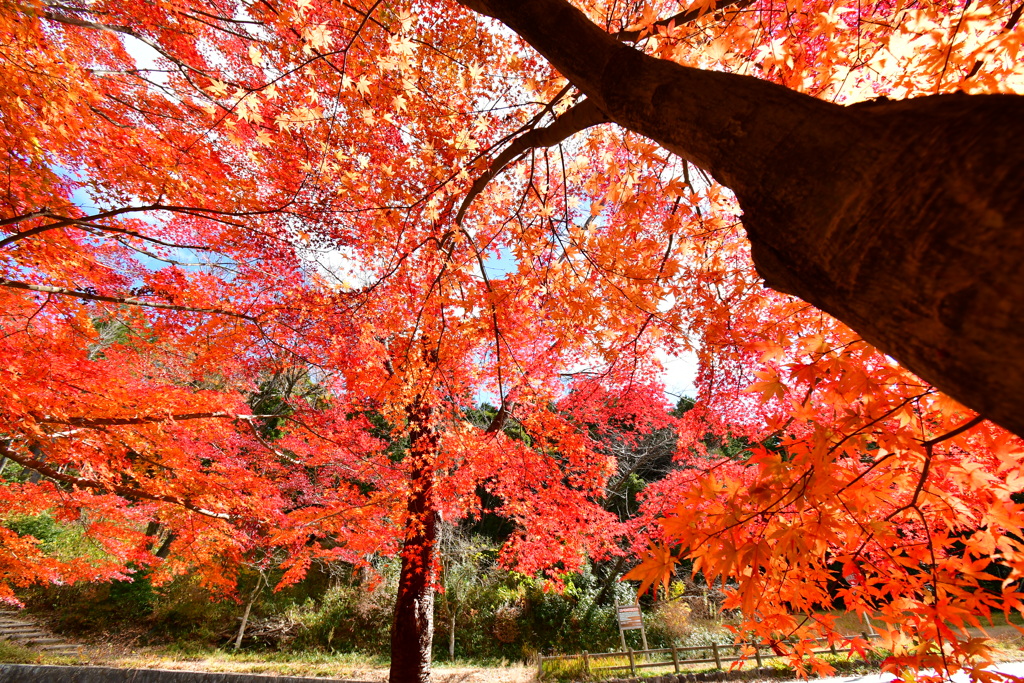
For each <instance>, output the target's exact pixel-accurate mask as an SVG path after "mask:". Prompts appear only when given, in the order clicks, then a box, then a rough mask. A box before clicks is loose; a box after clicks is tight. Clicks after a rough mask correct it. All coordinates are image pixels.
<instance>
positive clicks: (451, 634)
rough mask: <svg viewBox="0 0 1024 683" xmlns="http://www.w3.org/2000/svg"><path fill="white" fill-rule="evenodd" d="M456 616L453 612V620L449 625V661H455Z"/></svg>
mask: <svg viewBox="0 0 1024 683" xmlns="http://www.w3.org/2000/svg"><path fill="white" fill-rule="evenodd" d="M455 614H456V612H455V611H454V610H452V618H451V621H450V622H449V624H448V661H451V662H454V661H455Z"/></svg>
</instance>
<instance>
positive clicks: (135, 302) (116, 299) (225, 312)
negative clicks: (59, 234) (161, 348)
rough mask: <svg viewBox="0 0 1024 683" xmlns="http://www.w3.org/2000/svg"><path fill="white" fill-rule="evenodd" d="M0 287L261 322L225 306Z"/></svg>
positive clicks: (7, 283)
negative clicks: (197, 305) (210, 306)
mask: <svg viewBox="0 0 1024 683" xmlns="http://www.w3.org/2000/svg"><path fill="white" fill-rule="evenodd" d="M0 287H10V288H12V289H23V290H26V291H29V292H39V293H41V294H58V295H61V296H70V297H74V298H76V299H85V300H87V301H103V302H106V303H111V304H123V305H125V306H140V307H143V308H160V309H164V310H169V311H181V312H184V313H207V314H215V315H224V316H228V317H229V318H239V319H241V320H247V321H249V322H253V323H259V319H258V318H256V317H255V316H252V315H247V314H245V313H238V312H236V311H228V310H225V309H223V308H200V307H192V306H179V305H177V304H163V303H160V302H158V301H143V300H141V299H136V298H135V297H121V296H105V295H103V294H93V293H90V292H82V291H79V290H75V289H67V288H66V287H51V286H49V285H33V284H30V283H28V282H18V281H16V280H5V279H3V278H0Z"/></svg>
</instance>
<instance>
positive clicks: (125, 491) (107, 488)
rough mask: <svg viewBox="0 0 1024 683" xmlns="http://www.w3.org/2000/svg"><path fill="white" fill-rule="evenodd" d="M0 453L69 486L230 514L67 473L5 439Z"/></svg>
mask: <svg viewBox="0 0 1024 683" xmlns="http://www.w3.org/2000/svg"><path fill="white" fill-rule="evenodd" d="M0 455H2V456H3V457H5V458H7V459H8V460H11V461H13V462H16V463H18V464H19V465H21V466H22V467H24V468H26V469H30V470H33V471H35V472H38V473H39V474H41V475H43V476H44V477H47V478H48V479H52V480H54V481H59V482H61V483H63V484H70V485H71V486H77V487H78V488H80V489H90V490H93V491H98V492H100V493H114V494H117V495H119V496H121V497H123V498H129V499H132V500H149V501H153V502H156V503H169V504H171V505H176V506H178V507H183V508H185V509H186V510H191V511H192V512H195V513H197V514H200V515H203V516H204V517H211V518H213V519H220V520H230V519H232V517H231V515H229V514H226V513H223V512H214V511H212V510H207V509H205V508H201V507H199V506H198V505H195V504H193V503H190V502H189V501H187V500H185V499H183V498H179V497H177V496H170V495H166V494H159V493H149V492H148V491H143V490H142V489H138V488H135V487H132V486H122V485H120V484H114V483H112V482H104V481H98V480H95V479H86V478H85V477H76V476H75V475H73V474H67V473H66V472H60V471H58V470H55V469H53V468H52V467H50V466H49V465H47V464H46V463H45V462H43V461H42V460H39V459H37V458H33V457H30V456H27V455H22V454H21V453H18V452H17V451H15V450H14V449H12V448H10V447H9V446H8V444H7V443H6V442H5V441H0Z"/></svg>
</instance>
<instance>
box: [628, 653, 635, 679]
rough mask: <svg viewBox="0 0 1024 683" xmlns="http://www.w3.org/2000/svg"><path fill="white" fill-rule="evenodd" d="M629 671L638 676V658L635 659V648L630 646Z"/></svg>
mask: <svg viewBox="0 0 1024 683" xmlns="http://www.w3.org/2000/svg"><path fill="white" fill-rule="evenodd" d="M629 673H631V674H633V675H634V676H636V660H635V659H633V648H629Z"/></svg>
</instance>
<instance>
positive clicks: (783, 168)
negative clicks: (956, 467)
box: [460, 0, 1024, 435]
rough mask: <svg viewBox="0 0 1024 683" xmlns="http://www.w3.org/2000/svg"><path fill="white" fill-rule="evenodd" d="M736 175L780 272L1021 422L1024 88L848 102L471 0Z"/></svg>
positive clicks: (632, 112) (720, 173)
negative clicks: (687, 63) (659, 55)
mask: <svg viewBox="0 0 1024 683" xmlns="http://www.w3.org/2000/svg"><path fill="white" fill-rule="evenodd" d="M460 2H461V3H462V4H463V5H465V6H466V7H469V8H471V9H474V10H476V11H478V12H481V13H483V14H486V15H489V16H492V17H494V18H496V19H498V20H499V21H501V22H503V23H505V24H506V25H507V26H509V28H511V29H512V30H514V31H515V32H516V33H518V34H519V35H520V36H522V37H523V38H524V39H525V40H527V41H528V42H529V43H530V44H531V45H533V47H534V48H536V49H537V50H538V51H539V52H540V53H541V54H543V55H544V56H545V57H547V58H548V59H549V60H550V61H551V63H552V64H553V65H554V66H555V67H556V68H557V69H559V71H561V72H562V74H563V75H565V76H566V77H567V78H568V79H569V80H570V81H572V82H573V83H574V84H575V85H576V86H577V87H579V88H580V89H581V90H582V91H583V92H584V93H586V95H587V97H589V98H590V99H592V100H593V101H594V103H595V104H596V105H597V106H598V107H599V108H600V109H601V110H602V111H603V112H604V113H605V114H606V115H607V116H608V117H609V118H610V119H611V120H612V121H614V122H616V123H618V124H619V125H621V126H623V127H625V128H628V129H630V130H633V131H635V132H637V133H640V134H642V135H645V136H647V137H650V138H652V139H653V140H655V141H657V142H659V143H660V144H662V145H663V146H664V147H666V148H667V149H669V150H671V151H673V152H675V153H676V154H679V155H680V156H682V157H683V158H685V159H687V160H689V161H691V162H693V163H694V164H696V165H698V166H700V167H702V168H704V169H706V170H707V171H709V172H710V173H711V174H712V175H714V177H715V178H716V179H717V180H718V181H720V182H721V183H723V184H724V185H726V186H728V187H730V188H731V189H732V190H733V191H734V192H735V193H736V196H737V198H738V199H739V202H740V205H741V207H742V208H743V212H744V226H745V228H746V230H747V234H748V235H749V237H750V241H751V244H752V248H753V257H754V263H755V265H756V266H757V270H758V272H759V273H760V275H761V276H762V277H763V278H764V280H765V283H766V284H767V285H768V286H770V287H772V288H774V289H776V290H779V291H782V292H786V293H789V294H793V295H795V296H799V297H800V298H802V299H804V300H806V301H808V302H810V303H812V304H814V305H815V306H817V307H819V308H821V309H823V310H825V311H827V312H829V313H831V314H832V315H834V316H835V317H837V318H838V319H840V320H842V321H843V322H845V323H846V324H848V325H849V326H850V327H852V328H853V329H854V330H856V331H857V332H858V333H860V334H861V335H862V336H863V337H864V339H866V340H867V341H869V342H871V343H872V344H874V345H875V346H877V347H878V348H880V349H882V350H883V351H885V352H886V353H888V354H889V355H891V356H893V357H894V358H896V359H897V360H899V361H900V362H901V363H902V364H903V365H904V366H906V367H907V368H909V369H910V370H912V371H913V372H915V373H916V374H918V375H919V376H921V377H922V378H924V379H925V380H927V381H928V382H931V383H932V384H934V385H935V386H936V387H938V388H939V389H941V390H942V391H944V392H946V393H947V394H949V395H950V396H952V397H954V398H955V399H957V400H958V401H960V402H962V403H964V404H965V405H967V406H968V407H970V408H973V409H974V410H977V411H978V412H980V413H981V414H982V415H984V416H985V417H988V418H989V419H991V420H993V421H995V422H997V423H999V424H1001V425H1002V426H1004V427H1006V428H1007V429H1010V430H1012V431H1014V432H1016V433H1017V434H1021V435H1024V410H1022V409H1021V407H1022V406H1024V187H1022V183H1024V147H1022V146H1021V145H1020V144H1019V142H1020V139H1021V136H1022V134H1024V97H1020V96H1015V95H975V96H968V95H962V94H956V95H941V96H933V97H923V98H919V99H914V100H907V101H902V102H878V103H865V104H860V105H854V106H850V107H841V106H838V105H834V104H830V103H828V102H824V101H821V100H816V99H814V98H811V97H807V96H805V95H801V94H799V93H796V92H794V91H791V90H788V89H786V88H783V87H781V86H778V85H774V84H771V83H768V82H765V81H761V80H758V79H755V78H750V77H747V76H740V75H736V74H724V73H718V72H709V71H700V70H697V69H692V68H688V67H684V66H680V65H678V64H675V63H673V62H668V61H665V60H659V59H655V58H652V57H649V56H646V55H643V54H641V53H640V52H638V51H636V50H634V49H633V48H631V47H629V46H626V45H623V44H622V43H620V42H618V41H616V40H615V39H614V38H613V37H612V36H610V35H608V34H607V33H605V32H604V31H603V30H601V29H600V28H599V27H598V26H596V25H594V24H593V23H591V22H590V21H589V20H588V19H587V18H586V17H585V16H584V15H583V14H582V13H581V12H579V11H578V10H576V9H575V8H574V7H572V6H571V5H570V4H569V3H567V2H566V1H565V0H460Z"/></svg>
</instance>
